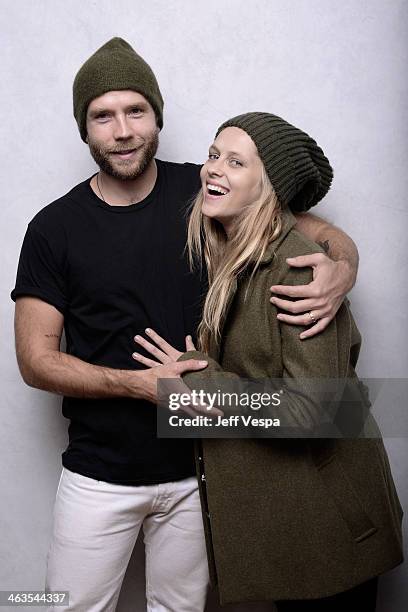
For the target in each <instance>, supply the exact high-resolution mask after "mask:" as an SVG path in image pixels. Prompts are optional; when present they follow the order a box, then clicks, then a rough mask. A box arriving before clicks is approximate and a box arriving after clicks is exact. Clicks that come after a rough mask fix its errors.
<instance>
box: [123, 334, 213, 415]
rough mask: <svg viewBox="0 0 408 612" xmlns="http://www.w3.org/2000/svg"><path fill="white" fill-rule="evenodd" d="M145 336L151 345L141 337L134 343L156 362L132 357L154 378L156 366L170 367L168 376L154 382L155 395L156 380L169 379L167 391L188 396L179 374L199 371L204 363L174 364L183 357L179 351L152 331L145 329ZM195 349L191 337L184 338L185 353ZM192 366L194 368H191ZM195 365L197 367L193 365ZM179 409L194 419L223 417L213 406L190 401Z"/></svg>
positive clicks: (135, 354) (192, 361)
mask: <svg viewBox="0 0 408 612" xmlns="http://www.w3.org/2000/svg"><path fill="white" fill-rule="evenodd" d="M145 332H146V334H147V335H148V336H149V338H150V339H151V340H152V341H153V342H154V343H155V344H152V343H151V342H149V341H148V340H145V338H143V337H142V336H135V342H137V343H138V344H140V346H143V348H144V349H145V350H146V351H147V352H148V353H150V354H151V355H152V356H153V357H155V358H156V359H157V360H158V361H154V359H150V358H149V357H144V355H140V353H133V355H132V357H133V359H135V360H136V361H138V362H139V363H143V365H145V366H147V367H148V368H150V370H145V371H147V372H150V373H151V375H152V376H153V377H154V373H155V370H157V368H158V366H163V365H167V366H170V370H172V371H171V372H169V373H168V374H164V373H161V374H160V376H159V377H157V379H156V380H155V384H154V387H155V393H156V395H157V390H156V389H157V380H159V379H160V378H161V379H162V378H171V379H172V381H171V382H169V383H168V384H167V391H171V392H172V394H177V395H189V394H190V393H191V389H190V388H189V387H188V386H187V385H186V384H185V383H184V381H183V380H182V377H181V374H182V373H184V372H186V371H187V370H190V371H191V370H193V369H201V368H202V367H203V365H204V364H205V365H207V362H205V361H199V360H196V359H190V360H188V361H183V362H180V363H176V362H177V360H178V359H179V358H180V357H181V355H183V353H181V352H180V351H178V350H177V349H175V348H174V346H171V344H169V343H168V342H166V340H164V338H162V337H161V336H159V334H157V333H156V332H155V331H154V330H153V329H150V328H147V329H146V330H145ZM195 350H196V348H195V346H194V343H193V341H192V339H191V336H186V351H195ZM186 364H191V365H190V366H189V367H188V368H186V367H185V365H186ZM193 364H194V368H193V367H192V366H193ZM195 364H197V366H196V365H195ZM175 368H177V369H178V370H179V371H180V374H179V373H178V372H174V373H173V370H174V369H175ZM180 409H181V410H182V411H183V412H186V413H187V414H188V415H190V416H192V417H195V416H197V415H203V414H204V415H205V416H210V417H211V416H223V414H224V413H223V412H222V411H221V410H219V409H218V408H216V407H215V406H214V407H213V408H211V409H210V407H209V406H207V405H206V404H203V403H200V402H197V401H192V403H191V404H189V405H188V406H186V405H184V404H183V405H181V406H180Z"/></svg>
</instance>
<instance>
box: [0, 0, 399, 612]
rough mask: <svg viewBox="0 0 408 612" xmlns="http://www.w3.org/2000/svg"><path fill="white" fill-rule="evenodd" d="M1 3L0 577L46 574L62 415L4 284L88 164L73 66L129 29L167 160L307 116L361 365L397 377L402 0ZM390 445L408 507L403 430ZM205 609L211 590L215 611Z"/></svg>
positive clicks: (187, 157)
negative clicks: (326, 169) (353, 274)
mask: <svg viewBox="0 0 408 612" xmlns="http://www.w3.org/2000/svg"><path fill="white" fill-rule="evenodd" d="M0 11H1V23H2V24H3V32H2V39H3V61H2V63H1V66H0V70H1V81H2V85H3V94H2V96H1V98H0V102H1V106H2V109H1V117H2V126H1V127H2V132H3V135H2V147H1V149H2V163H1V168H2V176H1V181H2V182H1V192H2V194H3V195H2V205H1V209H0V214H1V245H2V248H1V264H0V281H1V300H0V308H1V320H2V327H1V329H2V342H1V348H0V351H1V352H0V367H1V374H2V380H3V384H2V405H1V413H0V415H1V427H0V431H1V449H2V453H1V464H0V466H1V467H0V477H1V483H2V488H1V492H2V504H1V516H0V528H1V553H0V555H1V556H0V561H1V562H0V567H1V570H0V572H1V573H0V590H5V589H26V590H27V589H37V590H39V589H43V586H44V571H45V557H46V552H47V547H48V540H49V536H50V529H51V517H52V507H53V502H54V497H55V491H56V486H57V482H58V478H59V474H60V470H61V462H60V453H61V451H62V450H63V449H64V448H65V445H66V442H67V421H66V420H65V419H64V418H63V417H62V416H61V411H60V400H59V399H58V398H56V397H54V396H51V395H49V394H46V393H42V392H40V391H36V390H33V389H30V388H28V387H26V386H25V385H24V383H23V382H22V381H21V379H20V377H19V373H18V369H17V364H16V360H15V356H14V340H13V311H14V308H13V303H12V302H11V300H10V298H9V293H10V291H11V289H12V288H13V286H14V279H15V272H16V266H17V261H18V255H19V251H20V247H21V242H22V238H23V235H24V232H25V230H26V226H27V223H28V222H29V220H30V219H31V218H32V217H33V215H34V214H35V213H36V212H37V211H38V210H39V209H40V208H42V207H43V206H45V205H46V204H48V203H49V202H51V201H52V200H54V199H56V198H57V197H59V196H60V195H62V194H63V193H65V192H66V191H68V190H69V189H70V188H71V187H72V186H73V185H75V184H77V183H79V182H80V181H82V180H84V179H85V178H86V177H87V176H89V175H90V174H91V173H92V172H93V171H94V165H93V162H92V160H91V158H90V156H89V153H88V150H87V147H86V146H85V145H84V143H82V141H81V140H80V137H79V133H78V131H77V127H76V124H75V121H74V119H73V116H72V95H71V87H72V81H73V78H74V76H75V73H76V71H77V70H78V69H79V67H80V65H81V64H82V63H83V62H84V61H85V60H86V59H87V58H88V57H89V55H91V54H92V53H93V52H94V51H95V50H96V49H97V48H98V47H99V46H100V45H102V44H103V43H104V42H106V41H107V40H108V39H109V38H111V37H113V36H121V37H123V38H125V39H126V40H127V41H128V42H129V43H130V44H132V46H133V47H134V48H135V49H136V51H137V52H138V53H140V54H141V55H142V56H143V57H144V58H145V59H146V60H147V61H148V63H149V64H150V65H151V66H152V68H153V70H154V71H155V74H156V76H157V79H158V81H159V84H160V87H161V91H162V94H163V97H164V100H165V116H164V121H165V126H164V129H163V132H162V134H161V146H160V149H159V157H161V158H162V159H169V160H174V161H195V162H201V161H203V160H204V159H205V155H206V152H207V147H208V144H209V142H210V141H211V139H212V137H213V135H214V132H215V129H216V127H217V126H218V125H219V124H220V123H221V122H222V121H223V120H225V119H226V118H229V117H232V116H233V115H235V114H238V113H240V112H246V111H250V110H265V111H269V112H273V113H275V114H278V115H281V116H283V117H284V118H285V119H287V120H288V121H290V122H291V123H294V124H295V125H298V126H299V127H301V128H303V129H304V130H305V131H307V132H309V133H310V134H311V135H312V136H313V137H314V138H315V139H316V140H317V142H318V143H319V144H320V145H321V146H322V148H323V149H324V151H325V152H326V154H327V155H328V157H329V159H330V161H331V163H332V165H333V167H334V173H335V178H334V183H333V187H332V189H331V191H330V192H329V194H328V196H327V197H326V198H325V199H324V201H323V203H321V204H320V205H319V206H318V207H317V208H316V209H315V212H316V213H317V214H319V215H321V216H322V217H324V218H326V219H328V220H330V221H331V222H333V223H336V224H338V225H339V226H341V227H342V228H343V229H344V230H345V231H346V232H348V233H349V234H350V235H351V236H352V238H353V239H354V240H355V242H356V243H357V245H358V248H359V251H360V256H361V265H360V270H359V277H358V283H357V286H356V287H355V289H354V290H353V291H352V294H351V300H352V308H353V313H354V315H355V318H356V320H357V323H358V326H359V328H360V330H361V332H362V335H363V348H362V353H361V357H360V362H359V373H360V375H361V376H366V377H404V376H407V372H408V367H407V366H408V353H407V350H406V342H407V317H406V314H405V310H406V304H407V302H408V295H407V282H406V269H407V263H408V262H407V252H408V249H407V244H406V235H407V225H408V224H407V211H406V193H407V187H408V186H407V173H406V167H407V161H408V159H407V158H408V155H407V153H408V151H407V142H408V133H407V132H408V117H407V108H408V105H407V102H408V95H407V78H406V67H407V65H408V61H407V59H408V58H407V55H408V53H407V44H406V42H405V41H406V40H407V34H408V10H407V3H406V2H404V0H391V1H389V2H385V0H383V1H381V0H343V1H342V2H337V0H290V2H289V1H285V0H269V1H268V0H253V1H252V2H248V1H245V0H223V1H222V2H221V1H220V0H206V1H205V2H197V1H188V0H149V2H145V1H144V2H142V1H139V0H116V1H108V0H99V1H96V0H92V1H91V0H88V2H84V1H83V0H65V1H64V2H55V1H52V0H36V1H35V0H32V1H29V0H24V1H20V2H18V3H12V2H9V1H6V0H1V2H0ZM386 445H387V448H388V450H389V455H390V461H391V466H392V469H393V473H394V477H395V481H396V484H397V487H398V491H399V495H400V499H401V502H402V504H403V505H404V506H405V508H408V504H407V500H408V487H407V477H406V475H407V465H408V443H407V440H406V439H403V438H389V439H387V440H386ZM406 540H408V537H406ZM142 566H143V551H142V549H141V547H140V545H139V546H138V547H137V549H136V550H135V554H134V555H133V558H132V561H131V564H130V566H129V568H128V572H127V576H126V579H125V583H124V586H123V589H122V593H121V598H120V602H119V606H118V611H119V612H125V611H128V610H129V611H130V610H134V611H137V612H139V611H140V612H142V611H143V610H144V609H145V605H144V598H143V576H142V570H143V567H142ZM404 583H405V585H404ZM407 605H408V579H407V569H406V564H405V565H403V566H400V567H399V568H397V569H395V570H394V571H392V572H390V573H389V574H387V575H386V576H384V577H383V578H382V579H381V586H380V596H379V608H378V609H379V612H391V611H392V612H403V611H405V610H406V609H407ZM228 609H230V610H231V611H232V610H233V611H234V612H236V611H238V610H239V611H240V612H243V611H246V610H248V612H249V611H255V610H256V611H257V612H261V611H262V612H264V611H266V610H270V609H271V606H270V605H266V604H264V605H261V604H258V605H253V606H250V605H244V606H235V607H234V606H232V607H230V608H228ZM215 610H219V607H218V606H217V604H216V603H215V601H213V599H211V601H210V602H209V605H208V611H209V612H210V611H211V612H215Z"/></svg>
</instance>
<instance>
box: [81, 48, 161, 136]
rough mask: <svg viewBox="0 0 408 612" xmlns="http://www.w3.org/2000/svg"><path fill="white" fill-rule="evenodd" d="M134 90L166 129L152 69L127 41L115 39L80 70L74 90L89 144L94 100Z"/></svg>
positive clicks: (159, 123) (83, 133)
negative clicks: (88, 126)
mask: <svg viewBox="0 0 408 612" xmlns="http://www.w3.org/2000/svg"><path fill="white" fill-rule="evenodd" d="M120 89H133V90H134V91H137V92H138V93H140V94H142V96H144V97H145V98H146V100H148V101H149V102H150V104H151V105H152V107H153V110H154V112H155V114H156V118H157V124H158V126H159V128H160V129H161V128H162V127H163V98H162V96H161V93H160V89H159V85H158V83H157V81H156V77H155V76H154V74H153V71H152V69H151V68H150V66H149V65H148V64H147V63H146V62H145V61H144V59H143V58H142V57H140V55H138V54H137V53H136V51H135V50H134V49H133V48H132V47H131V46H130V45H129V44H128V43H127V42H126V41H125V40H123V38H112V39H111V40H109V41H108V42H107V43H106V44H104V45H103V46H102V47H100V48H99V49H98V50H97V51H96V52H95V53H94V54H93V55H91V57H90V58H89V59H88V60H87V61H86V62H85V63H84V64H83V66H82V67H81V68H80V69H79V71H78V73H77V75H76V77H75V80H74V86H73V97H74V117H75V119H76V121H77V123H78V127H79V131H80V134H81V138H82V140H84V141H86V134H87V133H86V113H87V110H88V105H89V103H90V102H92V100H93V99H94V98H97V97H98V96H101V95H102V94H104V93H106V92H107V91H114V90H120Z"/></svg>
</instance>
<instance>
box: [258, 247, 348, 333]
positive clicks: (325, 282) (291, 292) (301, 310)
mask: <svg viewBox="0 0 408 612" xmlns="http://www.w3.org/2000/svg"><path fill="white" fill-rule="evenodd" d="M286 261H287V263H288V264H289V265H290V266H294V267H297V268H305V267H311V268H312V269H313V281H312V282H311V283H309V284H308V285H294V286H291V285H273V286H272V287H271V288H270V289H271V291H272V293H276V294H278V295H283V296H287V297H289V298H294V299H295V300H296V301H291V300H285V299H282V298H279V297H275V296H274V297H272V298H271V300H270V301H271V302H272V303H273V304H274V305H275V306H277V307H278V308H279V309H281V310H286V311H287V312H288V313H292V314H284V313H279V314H278V315H277V317H278V319H279V320H280V321H283V322H284V323H290V324H292V325H305V326H308V325H311V324H312V323H313V325H311V327H309V329H307V330H306V331H303V332H302V333H301V334H300V338H301V339H302V340H304V339H305V338H310V337H312V336H314V335H316V334H318V333H319V332H321V331H323V330H324V329H325V328H326V327H327V326H328V324H329V323H330V321H331V320H332V319H333V318H334V316H335V315H336V312H337V311H338V309H339V308H340V305H341V303H342V301H343V299H344V297H345V295H346V294H347V292H348V291H349V290H350V289H351V287H352V286H353V284H354V282H355V272H354V270H352V269H351V268H350V265H349V264H348V262H347V261H343V260H339V261H333V260H332V259H330V257H328V256H327V255H324V254H323V253H314V254H312V255H301V256H299V257H291V258H288V259H287V260H286Z"/></svg>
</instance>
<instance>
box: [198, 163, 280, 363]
mask: <svg viewBox="0 0 408 612" xmlns="http://www.w3.org/2000/svg"><path fill="white" fill-rule="evenodd" d="M203 201H204V195H203V190H202V189H201V190H200V192H199V193H198V194H197V196H196V198H195V200H194V202H193V203H192V207H191V214H190V219H189V223H188V235H187V248H188V257H189V262H190V267H191V269H193V268H195V267H196V266H197V265H201V261H202V257H203V255H204V258H205V263H206V265H207V271H208V282H209V289H208V293H207V296H206V299H205V302H204V309H203V316H202V320H201V322H200V325H199V327H198V347H199V349H200V350H202V351H205V352H208V350H209V345H210V339H211V338H213V339H214V340H215V342H216V344H218V343H219V341H220V336H221V334H220V328H221V322H222V318H223V315H224V312H225V309H226V305H227V301H228V296H229V294H230V291H231V288H232V285H233V283H234V280H235V279H236V278H237V277H238V275H239V274H241V273H242V272H243V271H244V270H246V269H247V268H248V267H249V266H250V265H252V264H253V270H252V273H251V276H250V280H249V283H250V282H251V280H252V277H253V275H254V274H255V272H256V270H257V268H258V266H259V264H260V262H261V259H262V257H263V256H264V254H265V251H266V248H267V247H268V244H269V243H270V242H271V241H272V240H274V239H275V238H277V237H278V236H279V234H280V232H281V228H282V220H281V205H280V203H279V200H278V198H277V196H276V193H275V191H274V189H273V187H272V184H271V182H270V180H269V177H268V175H267V174H266V171H265V168H264V166H262V174H261V194H260V196H259V198H258V200H256V201H255V202H253V203H251V204H248V205H247V206H246V207H245V208H244V209H243V210H242V212H241V214H240V215H239V216H238V217H237V218H236V219H235V221H234V226H233V232H232V235H231V236H230V238H229V239H227V235H226V233H225V231H224V228H223V226H222V225H221V223H220V222H219V221H216V220H215V219H211V218H209V217H206V216H204V215H203V214H202V212H201V209H202V205H203ZM248 288H249V284H248ZM248 288H247V292H248ZM247 292H246V294H245V298H246V297H247Z"/></svg>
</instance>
